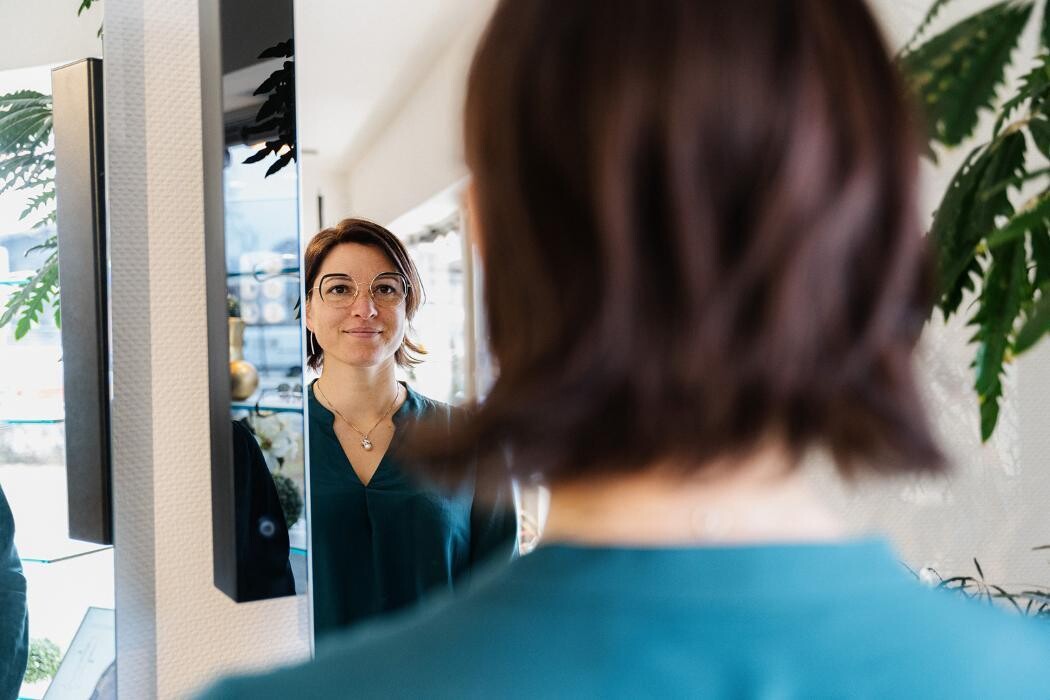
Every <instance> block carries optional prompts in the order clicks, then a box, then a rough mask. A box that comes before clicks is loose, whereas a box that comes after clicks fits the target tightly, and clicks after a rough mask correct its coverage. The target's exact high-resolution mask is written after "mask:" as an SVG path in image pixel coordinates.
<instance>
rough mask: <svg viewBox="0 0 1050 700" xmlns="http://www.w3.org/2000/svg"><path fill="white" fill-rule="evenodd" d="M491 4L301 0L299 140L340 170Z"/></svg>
mask: <svg viewBox="0 0 1050 700" xmlns="http://www.w3.org/2000/svg"><path fill="white" fill-rule="evenodd" d="M479 5H480V6H484V5H485V3H478V2H477V0H383V1H382V2H376V0H297V1H296V3H295V54H296V56H295V68H296V71H295V72H296V83H297V85H296V88H297V93H298V99H297V111H298V117H299V144H300V149H301V150H302V151H303V152H304V153H316V158H317V160H318V162H319V164H320V165H321V167H322V168H324V169H326V170H329V171H332V172H340V171H342V170H344V169H345V163H346V162H347V157H348V155H349V154H350V153H352V152H353V151H354V149H355V147H356V145H357V141H358V140H359V139H360V138H362V136H365V135H367V133H368V132H369V131H370V130H371V129H372V128H374V126H375V125H376V124H377V123H382V121H383V120H384V118H386V117H387V116H389V114H390V113H391V112H392V111H393V110H394V109H395V108H396V107H397V105H398V104H399V103H400V102H401V100H403V99H404V97H405V96H406V95H407V94H409V93H410V92H411V90H412V88H413V86H414V85H415V84H416V83H417V82H418V81H419V79H420V78H421V77H422V76H423V74H424V73H425V71H426V69H427V68H428V67H429V66H430V65H431V64H432V63H433V62H434V61H435V60H436V58H437V57H438V56H439V55H440V54H441V53H442V51H443V50H444V49H446V48H447V47H448V46H449V45H450V43H451V42H452V41H453V40H454V39H455V37H456V36H457V33H458V31H459V29H460V28H461V27H462V26H463V24H464V23H466V22H467V21H468V20H469V19H470V18H471V16H472V14H473V13H475V12H477V10H478V8H479Z"/></svg>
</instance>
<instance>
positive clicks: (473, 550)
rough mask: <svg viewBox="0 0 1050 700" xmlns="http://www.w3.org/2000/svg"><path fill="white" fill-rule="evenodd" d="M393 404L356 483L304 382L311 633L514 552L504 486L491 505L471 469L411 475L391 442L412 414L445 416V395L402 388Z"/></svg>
mask: <svg viewBox="0 0 1050 700" xmlns="http://www.w3.org/2000/svg"><path fill="white" fill-rule="evenodd" d="M405 388H406V391H407V395H406V398H405V401H404V403H403V404H402V405H401V407H400V408H399V409H398V410H397V412H396V413H394V416H393V420H394V425H395V431H394V439H393V441H392V442H391V445H390V447H389V449H388V450H387V453H386V454H385V455H384V456H383V459H382V460H381V461H380V463H379V466H378V468H377V469H376V472H375V475H374V476H373V477H372V479H371V480H370V481H369V482H368V485H367V486H366V485H364V484H363V483H361V480H360V479H359V478H358V476H357V474H356V472H354V470H353V467H351V466H350V461H349V460H348V459H347V457H346V453H345V452H343V448H342V446H341V445H340V444H339V440H338V439H337V438H336V435H335V431H334V429H333V422H334V420H335V416H334V415H333V414H332V412H331V411H329V410H328V409H327V408H325V407H324V406H323V405H322V404H321V402H320V401H318V400H317V397H316V396H315V395H314V390H313V386H312V385H311V386H310V392H309V394H310V483H309V489H310V495H309V497H310V508H311V510H310V531H311V537H312V541H311V546H312V548H313V549H312V552H313V579H312V580H311V581H310V586H311V587H312V588H313V598H314V608H313V615H314V618H313V619H314V635H315V638H317V639H321V638H323V637H325V636H327V635H328V634H330V633H331V632H333V631H335V630H339V629H342V628H343V627H346V626H347V625H350V624H352V623H355V622H359V621H361V620H363V619H366V618H369V617H372V616H374V615H377V614H380V613H386V612H390V611H393V610H397V609H399V608H403V607H405V606H408V605H410V604H412V603H415V602H416V601H418V600H419V599H420V598H421V597H422V596H423V595H424V594H425V593H428V592H431V591H434V590H436V589H442V588H444V589H449V588H452V586H453V585H454V584H455V583H456V582H457V579H459V578H460V577H462V576H463V575H464V574H466V573H467V572H469V571H470V570H471V569H472V568H473V567H474V566H475V564H477V563H478V562H480V561H482V560H483V559H485V558H487V557H489V556H490V555H491V556H493V557H496V556H498V557H499V558H501V559H503V560H504V561H509V560H510V559H511V557H512V556H513V555H514V553H515V552H516V534H517V521H516V518H515V513H514V507H513V503H512V500H511V498H510V493H509V492H510V489H509V484H508V488H507V489H506V492H504V493H501V494H498V495H497V498H496V503H495V505H483V504H482V503H480V502H476V501H475V498H474V470H473V469H470V470H467V476H466V477H465V478H463V479H462V480H461V481H460V482H459V483H458V484H456V485H455V488H453V489H450V490H449V491H447V492H446V491H441V492H439V491H437V490H435V489H434V488H432V487H429V486H426V485H424V484H422V483H421V482H420V481H419V480H418V479H416V478H414V477H413V476H412V475H411V474H410V472H409V470H408V469H406V465H405V464H404V461H403V459H402V458H401V457H399V455H398V449H399V447H400V446H401V445H402V444H403V440H404V434H405V432H406V431H408V430H410V429H411V426H412V425H413V424H414V423H416V422H417V421H420V420H423V419H433V420H439V421H445V422H446V423H447V422H448V421H450V420H451V419H452V417H453V416H454V415H455V411H454V410H453V409H452V408H451V407H449V406H448V405H447V404H443V403H441V402H439V401H434V400H432V399H428V398H427V397H425V396H421V395H420V394H418V393H416V392H415V391H413V390H412V389H411V388H409V387H407V386H406V387H405Z"/></svg>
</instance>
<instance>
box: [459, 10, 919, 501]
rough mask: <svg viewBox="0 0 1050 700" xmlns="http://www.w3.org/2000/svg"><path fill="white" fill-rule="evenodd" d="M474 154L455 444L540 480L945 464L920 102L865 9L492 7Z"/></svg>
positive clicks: (476, 99)
mask: <svg viewBox="0 0 1050 700" xmlns="http://www.w3.org/2000/svg"><path fill="white" fill-rule="evenodd" d="M465 136H466V150H467V160H468V164H469V166H470V169H471V171H472V173H473V177H474V180H473V187H474V193H473V194H474V197H473V201H474V205H475V215H476V220H477V222H478V225H479V229H480V236H481V238H482V242H483V246H482V258H483V262H484V267H485V271H486V275H485V289H484V295H485V302H486V305H487V313H488V320H489V327H490V341H491V346H492V350H493V353H494V355H495V357H496V360H497V362H498V365H499V370H500V375H499V379H498V380H497V382H496V384H495V385H494V387H493V389H492V391H491V393H490V395H489V397H488V399H487V400H486V402H485V403H484V405H483V406H482V407H481V408H480V409H479V411H478V412H477V413H476V414H475V416H474V418H473V420H472V421H471V422H470V424H469V425H468V426H467V428H466V430H465V431H464V432H463V433H462V434H461V435H460V439H461V443H460V445H459V446H460V447H463V448H466V447H467V446H468V445H469V444H470V443H472V442H478V443H480V444H481V445H482V446H483V447H484V448H491V447H492V446H493V445H496V444H503V445H508V444H509V446H510V447H511V448H512V450H513V452H514V454H515V456H516V459H515V460H514V467H513V468H514V470H515V472H516V473H517V474H518V475H519V476H520V475H527V474H529V473H534V472H538V473H540V474H542V475H544V476H545V477H546V478H548V479H549V480H551V481H555V482H557V481H565V480H573V479H577V478H581V477H584V478H586V477H593V476H596V475H598V474H611V473H615V472H616V471H618V470H619V471H626V470H632V469H637V468H638V467H639V466H641V465H645V464H651V463H654V462H657V461H665V460H666V461H675V462H678V463H680V464H683V465H696V466H700V465H702V464H704V463H705V462H708V461H709V460H712V459H715V458H720V457H732V456H741V455H744V454H746V453H747V452H748V451H749V450H751V449H752V448H754V447H755V446H756V445H758V444H759V443H762V442H764V441H768V440H774V441H777V443H778V444H781V445H783V446H785V447H787V448H788V449H789V451H790V452H791V453H792V454H794V455H796V456H797V455H801V453H802V452H804V451H805V450H806V449H808V448H810V447H814V446H823V447H826V448H830V449H831V451H832V452H833V454H834V455H835V457H836V458H837V460H838V463H839V464H840V465H842V466H843V468H844V469H851V468H854V467H856V466H858V465H863V466H871V467H875V468H882V469H888V470H892V469H913V468H914V469H921V468H926V467H937V466H939V465H940V454H939V452H938V449H937V447H936V445H935V443H934V441H933V439H932V438H931V436H930V434H929V431H928V427H927V422H926V419H925V417H924V414H923V412H922V409H921V406H920V400H919V398H918V396H917V392H916V388H915V385H914V379H913V376H912V368H911V353H912V350H913V347H914V344H915V342H916V340H917V337H918V334H919V332H920V330H921V328H922V324H923V322H924V320H925V318H926V316H927V314H928V310H929V306H928V301H929V294H928V293H929V292H930V288H929V287H930V275H929V270H930V266H929V264H928V263H929V261H928V259H927V252H926V247H925V243H924V240H923V238H922V236H921V231H920V229H919V227H918V224H917V219H916V212H915V211H914V202H913V193H914V181H915V177H916V167H917V162H916V160H917V159H916V153H915V148H914V147H915V143H914V140H913V133H912V124H911V118H910V111H909V109H908V105H907V101H906V99H905V96H904V94H903V90H902V87H901V84H900V82H899V81H898V78H897V76H896V74H895V72H894V68H893V66H892V63H891V59H890V58H889V57H888V54H887V50H886V47H885V45H884V44H883V42H882V39H881V37H880V34H879V31H878V28H877V26H876V24H875V22H874V21H873V19H872V16H871V15H870V13H869V11H868V9H867V8H866V7H865V5H864V3H863V2H860V1H859V0H835V1H834V2H828V0H733V1H732V2H730V1H728V0H726V1H722V0H712V1H706V0H705V1H699V2H698V1H697V0H658V1H656V2H653V1H651V0H607V1H603V2H593V1H592V0H504V1H503V2H501V3H499V5H498V7H497V9H496V12H495V15H494V17H493V19H492V20H491V23H490V25H489V27H488V29H487V32H486V34H485V35H484V37H483V39H482V42H481V45H480V47H479V48H478V51H477V53H476V55H475V58H474V62H473V65H472V68H471V72H470V78H469V83H468V96H467V105H466V124H465Z"/></svg>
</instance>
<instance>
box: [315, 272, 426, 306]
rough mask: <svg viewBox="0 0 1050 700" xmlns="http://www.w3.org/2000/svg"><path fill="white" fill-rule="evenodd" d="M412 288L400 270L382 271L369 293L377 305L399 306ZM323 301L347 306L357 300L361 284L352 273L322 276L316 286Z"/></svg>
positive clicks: (370, 285)
mask: <svg viewBox="0 0 1050 700" xmlns="http://www.w3.org/2000/svg"><path fill="white" fill-rule="evenodd" d="M411 288H412V285H411V284H409V282H408V278H406V277H405V276H404V275H402V274H401V273H400V272H380V273H379V274H378V275H376V276H375V277H373V278H372V281H371V283H369V285H368V295H369V296H370V297H371V298H372V301H373V302H374V303H375V305H376V306H386V307H390V306H397V305H399V304H400V303H401V302H403V301H404V300H405V298H406V297H407V296H408V291H409V290H410V289H411ZM311 289H316V290H317V291H318V293H319V294H320V297H321V301H322V302H323V303H324V304H326V305H328V306H333V307H335V308H339V309H341V308H345V307H347V306H350V305H351V304H353V303H354V302H355V301H357V294H358V292H359V291H360V285H359V284H358V283H357V282H356V281H355V280H354V278H353V277H351V276H350V275H344V274H342V273H338V272H335V273H329V274H327V275H324V276H323V277H321V281H320V283H319V284H318V285H317V286H316V287H311Z"/></svg>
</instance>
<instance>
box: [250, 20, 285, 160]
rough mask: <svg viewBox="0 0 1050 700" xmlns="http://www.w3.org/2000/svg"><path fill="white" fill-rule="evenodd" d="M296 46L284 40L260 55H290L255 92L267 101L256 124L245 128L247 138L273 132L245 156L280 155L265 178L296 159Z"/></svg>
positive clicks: (256, 119) (260, 56) (259, 112)
mask: <svg viewBox="0 0 1050 700" xmlns="http://www.w3.org/2000/svg"><path fill="white" fill-rule="evenodd" d="M294 56H295V48H294V44H293V42H292V40H291V39H289V40H288V41H282V42H280V43H278V44H275V45H273V46H271V47H270V48H268V49H266V50H265V51H263V52H262V53H261V54H259V58H260V59H262V58H287V59H288V60H287V61H285V62H284V63H283V64H282V66H281V67H280V68H278V69H277V70H275V71H274V72H273V73H271V74H270V77H268V78H267V79H266V80H264V81H263V83H262V85H260V86H259V87H258V88H256V90H255V92H253V93H252V94H253V95H266V100H265V101H264V102H263V103H262V105H261V106H260V107H259V111H258V112H257V113H256V115H255V123H254V124H252V125H251V126H247V127H245V128H244V130H243V136H244V138H245V139H251V138H252V137H254V136H258V135H260V134H267V135H271V138H269V139H267V140H266V141H265V142H264V143H263V145H262V146H261V147H260V148H259V150H257V151H256V152H255V153H253V154H252V155H250V156H248V158H246V159H245V161H244V162H245V163H258V162H259V161H261V160H263V159H265V158H266V157H267V156H268V155H270V154H271V153H272V154H274V155H275V156H277V160H275V161H274V162H273V163H272V164H271V165H270V167H269V168H267V170H266V175H264V177H269V176H270V175H273V174H274V173H276V172H277V171H278V170H280V169H281V168H283V167H284V166H286V165H288V164H289V163H291V162H292V161H293V160H296V157H297V152H296V148H295V60H294Z"/></svg>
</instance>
